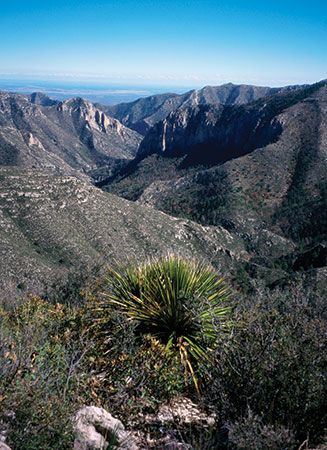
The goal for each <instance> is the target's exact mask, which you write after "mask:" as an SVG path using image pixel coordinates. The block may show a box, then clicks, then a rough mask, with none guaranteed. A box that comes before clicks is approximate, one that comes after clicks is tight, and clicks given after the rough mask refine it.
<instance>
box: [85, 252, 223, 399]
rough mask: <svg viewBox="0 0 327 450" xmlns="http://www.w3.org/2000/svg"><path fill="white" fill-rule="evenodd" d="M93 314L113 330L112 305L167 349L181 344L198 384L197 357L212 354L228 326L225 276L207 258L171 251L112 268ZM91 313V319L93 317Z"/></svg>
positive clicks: (183, 357)
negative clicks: (196, 258) (186, 257)
mask: <svg viewBox="0 0 327 450" xmlns="http://www.w3.org/2000/svg"><path fill="white" fill-rule="evenodd" d="M107 291H108V293H107V294H105V295H104V296H103V299H101V300H100V302H97V303H96V305H95V311H94V319H95V320H96V323H97V324H99V323H100V324H101V326H102V328H103V329H104V330H105V332H106V330H107V329H108V328H109V330H108V331H107V333H110V332H111V330H110V327H108V325H107V324H108V322H109V323H110V320H111V317H112V314H113V311H115V310H116V312H118V313H121V314H122V315H123V316H124V317H126V319H127V320H128V321H133V322H135V323H136V329H135V332H136V333H140V334H141V335H142V336H143V335H149V336H152V337H153V338H154V339H157V340H158V342H159V343H161V344H163V345H165V349H166V351H167V352H170V351H174V350H177V351H178V353H179V356H180V359H181V362H182V364H183V365H184V366H185V369H186V370H189V371H190V373H191V375H192V378H193V381H194V383H195V385H196V387H197V390H198V381H197V377H196V375H195V368H194V365H193V362H192V360H193V361H199V360H205V359H208V354H209V353H210V352H212V351H213V349H214V347H216V346H217V345H218V341H219V335H220V334H221V333H222V332H225V331H226V328H227V327H226V324H228V322H227V320H226V319H228V315H229V312H230V309H229V307H228V306H226V299H227V289H226V287H225V286H224V284H223V280H222V279H221V278H219V277H218V275H217V274H216V273H215V272H214V271H213V269H212V268H210V267H207V266H206V265H204V264H201V263H197V262H193V261H185V260H184V259H182V258H178V257H175V256H168V257H166V258H162V259H158V260H154V261H151V262H149V263H146V264H144V265H141V266H139V267H132V268H126V269H123V270H120V271H115V270H110V271H109V273H108V276H107ZM94 319H93V320H94Z"/></svg>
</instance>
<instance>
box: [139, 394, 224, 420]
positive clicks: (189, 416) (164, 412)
mask: <svg viewBox="0 0 327 450" xmlns="http://www.w3.org/2000/svg"><path fill="white" fill-rule="evenodd" d="M145 420H146V422H147V423H151V422H159V423H161V424H168V423H176V424H181V425H187V424H188V425H190V424H193V425H200V426H202V427H211V426H213V425H214V424H215V421H216V416H215V414H207V413H205V412H203V411H201V409H200V408H199V406H198V405H196V404H195V403H194V402H192V401H191V400H190V399H189V398H187V397H177V398H174V399H173V400H171V401H170V402H169V403H167V404H164V405H161V406H160V408H159V411H158V412H157V414H154V415H148V416H146V419H145Z"/></svg>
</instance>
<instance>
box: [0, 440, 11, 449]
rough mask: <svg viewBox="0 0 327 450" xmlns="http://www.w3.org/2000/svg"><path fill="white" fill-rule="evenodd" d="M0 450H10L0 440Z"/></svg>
mask: <svg viewBox="0 0 327 450" xmlns="http://www.w3.org/2000/svg"><path fill="white" fill-rule="evenodd" d="M0 450H11V448H10V447H8V445H6V444H5V443H4V442H0Z"/></svg>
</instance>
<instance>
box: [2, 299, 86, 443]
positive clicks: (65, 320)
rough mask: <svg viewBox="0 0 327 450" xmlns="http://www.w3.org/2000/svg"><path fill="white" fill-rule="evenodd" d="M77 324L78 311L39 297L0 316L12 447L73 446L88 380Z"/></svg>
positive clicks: (5, 403) (4, 399) (4, 405)
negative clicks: (74, 414) (77, 412)
mask: <svg viewBox="0 0 327 450" xmlns="http://www.w3.org/2000/svg"><path fill="white" fill-rule="evenodd" d="M79 320H80V318H79V311H78V310H72V309H70V308H66V307H63V306H62V305H59V304H56V305H50V304H49V303H47V302H46V301H43V300H41V299H40V298H36V297H32V298H29V299H28V300H26V301H25V302H24V303H23V304H22V305H20V306H18V307H17V308H14V309H13V310H12V311H9V312H2V313H1V317H0V322H1V328H0V339H1V349H0V365H1V375H0V407H1V411H2V413H3V414H4V413H5V412H6V411H7V412H8V411H9V412H13V414H11V416H12V419H11V421H10V424H9V426H10V433H9V439H10V441H9V444H10V445H12V446H13V447H14V448H19V449H24V450H34V449H35V450H36V449H41V448H42V449H44V450H46V449H65V448H67V449H68V448H72V439H73V436H72V430H71V421H70V416H71V414H72V412H73V411H75V408H76V405H77V404H78V403H79V402H80V401H81V399H80V392H83V390H84V387H83V385H84V383H85V380H86V379H87V375H86V372H85V368H84V367H83V357H84V355H85V352H86V349H87V348H88V343H87V342H86V341H84V340H83V337H82V336H79V333H77V332H76V331H77V329H78V328H79V327H78V326H77V324H78V322H79ZM79 332H80V331H79Z"/></svg>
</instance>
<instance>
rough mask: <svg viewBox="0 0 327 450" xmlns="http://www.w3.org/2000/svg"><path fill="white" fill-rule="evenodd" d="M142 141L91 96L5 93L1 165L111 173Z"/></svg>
mask: <svg viewBox="0 0 327 450" xmlns="http://www.w3.org/2000/svg"><path fill="white" fill-rule="evenodd" d="M140 141H141V136H140V135H139V134H138V133H136V132H135V131H133V130H130V129H129V128H127V127H125V126H124V125H123V124H122V123H120V122H119V121H118V120H116V119H114V118H112V117H109V116H108V115H106V114H105V113H104V112H103V111H101V110H99V109H97V108H96V107H95V106H94V105H93V104H92V103H90V102H88V101H86V100H83V99H71V100H67V101H64V102H55V101H51V100H50V99H49V98H48V97H46V96H44V95H42V94H32V95H31V96H23V95H18V94H12V93H5V92H0V165H11V166H18V167H22V168H38V169H40V170H48V171H56V172H59V173H62V174H75V175H76V174H79V173H80V174H85V173H88V174H91V175H93V172H92V171H95V170H97V169H99V168H105V171H106V173H107V174H108V173H109V174H110V168H111V167H112V166H114V165H115V164H117V163H121V161H128V160H130V159H132V158H133V157H134V156H135V154H136V151H137V149H138V146H139V143H140ZM96 177H97V178H98V177H99V173H98V174H97V175H96Z"/></svg>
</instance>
